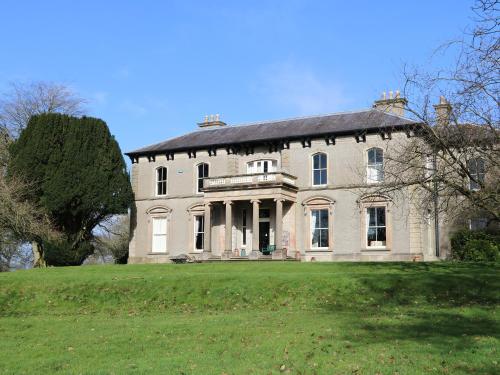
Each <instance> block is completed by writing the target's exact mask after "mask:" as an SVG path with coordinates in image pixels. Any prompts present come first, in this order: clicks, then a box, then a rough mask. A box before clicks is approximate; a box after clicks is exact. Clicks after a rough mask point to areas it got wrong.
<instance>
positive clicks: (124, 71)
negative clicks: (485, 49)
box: [0, 0, 472, 152]
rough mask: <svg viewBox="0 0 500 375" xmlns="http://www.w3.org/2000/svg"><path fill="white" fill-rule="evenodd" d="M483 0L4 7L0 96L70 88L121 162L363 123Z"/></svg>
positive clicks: (5, 2)
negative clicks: (178, 143)
mask: <svg viewBox="0 0 500 375" xmlns="http://www.w3.org/2000/svg"><path fill="white" fill-rule="evenodd" d="M471 5H472V1H465V0H440V1H435V0H434V1H431V0H421V1H417V0H415V1H410V0H407V1H404V0H398V1H367V0H366V1H363V0H357V1H333V0H332V1H293V0H290V1H217V0H211V1H188V0H184V1H138V0H137V1H132V0H120V1H111V0H110V1H103V0H101V1H93V0H86V1H78V2H77V1H51V0H44V1H22V0H16V1H11V0H2V2H1V4H0V35H2V42H1V44H0V51H1V54H0V92H1V91H3V90H5V88H6V85H7V83H8V82H9V81H30V80H46V81H53V82H61V83H65V84H68V85H69V86H71V87H73V88H74V89H75V90H77V91H78V92H79V93H80V95H81V96H83V97H85V98H87V99H88V100H89V104H88V112H89V114H91V115H93V116H96V117H100V118H102V119H104V120H105V121H106V122H107V123H108V125H109V127H110V129H111V132H112V133H113V134H114V135H115V136H116V138H117V139H118V141H119V142H120V145H121V148H122V151H124V152H125V151H131V150H133V149H135V148H138V147H141V146H144V145H147V144H151V143H156V142H160V141H162V140H164V139H167V138H170V137H173V136H176V135H180V134H182V133H185V132H188V131H191V130H195V129H196V122H199V121H201V120H202V118H203V116H204V115H205V114H215V113H220V114H221V117H222V120H224V121H226V122H227V123H229V124H239V123H246V122H254V121H259V120H269V119H279V118H286V117H294V116H303V115H313V114H319V113H330V112H336V111H346V110H355V109H360V108H365V107H369V106H371V104H372V102H373V100H374V99H376V98H378V97H379V96H380V92H381V91H384V90H391V89H393V90H395V89H397V88H399V86H400V85H401V71H402V66H403V65H404V64H405V63H406V64H411V65H424V66H429V65H432V61H431V60H430V56H431V54H432V52H433V51H434V49H435V48H436V47H437V46H438V45H440V44H441V43H443V42H445V41H447V40H450V39H453V38H455V37H457V36H459V35H460V34H461V32H462V31H463V29H464V28H465V27H466V26H467V25H468V24H469V23H470V20H471V17H472V13H471V11H470V7H471Z"/></svg>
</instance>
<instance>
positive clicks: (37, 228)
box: [0, 136, 58, 270]
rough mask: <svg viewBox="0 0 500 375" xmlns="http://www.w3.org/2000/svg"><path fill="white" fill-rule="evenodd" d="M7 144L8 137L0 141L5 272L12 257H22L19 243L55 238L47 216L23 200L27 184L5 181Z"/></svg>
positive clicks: (0, 252)
mask: <svg viewBox="0 0 500 375" xmlns="http://www.w3.org/2000/svg"><path fill="white" fill-rule="evenodd" d="M8 143H9V138H8V137H6V136H2V137H0V270H5V269H8V268H9V265H10V262H11V260H12V259H13V258H14V257H17V258H22V257H24V255H23V254H22V253H21V252H20V251H21V247H20V245H21V243H23V242H30V241H37V242H41V239H54V238H57V237H58V234H57V232H56V231H54V229H53V226H52V225H51V222H50V220H49V218H48V215H47V214H46V213H45V212H44V211H43V210H42V209H41V208H40V207H36V206H35V205H33V204H32V203H30V202H29V201H28V200H27V199H25V197H26V194H27V193H28V192H29V189H30V186H29V184H27V183H25V182H24V181H22V180H21V179H20V178H18V177H16V176H9V177H7V175H6V173H5V171H6V168H5V167H6V165H7V162H8V152H7V147H8ZM40 250H41V249H40ZM36 255H38V256H36ZM36 261H38V262H43V257H41V256H40V255H39V254H35V262H36ZM36 265H40V264H36Z"/></svg>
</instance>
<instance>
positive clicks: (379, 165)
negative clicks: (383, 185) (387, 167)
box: [366, 147, 384, 184]
mask: <svg viewBox="0 0 500 375" xmlns="http://www.w3.org/2000/svg"><path fill="white" fill-rule="evenodd" d="M367 153H368V155H367V156H368V163H367V166H366V181H367V182H368V183H369V184H374V183H378V182H382V181H384V151H383V150H382V149H381V148H378V147H373V148H370V149H369V150H368V151H367Z"/></svg>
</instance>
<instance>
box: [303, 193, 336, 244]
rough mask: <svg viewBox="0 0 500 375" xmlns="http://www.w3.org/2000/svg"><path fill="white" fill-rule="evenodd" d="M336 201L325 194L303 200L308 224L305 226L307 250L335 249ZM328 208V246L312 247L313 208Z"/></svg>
mask: <svg viewBox="0 0 500 375" xmlns="http://www.w3.org/2000/svg"><path fill="white" fill-rule="evenodd" d="M334 205H335V201H334V200H332V199H331V198H328V197H325V196H313V197H310V198H307V199H305V200H304V201H303V202H302V206H303V208H304V216H305V217H306V220H305V221H306V225H305V226H304V227H305V229H304V232H303V233H302V234H303V238H304V239H305V241H304V242H305V252H306V253H307V252H332V251H333V240H334V238H333V228H334V227H333V224H334V223H333V222H334ZM321 209H327V210H328V248H321V247H318V248H316V247H312V233H311V210H321Z"/></svg>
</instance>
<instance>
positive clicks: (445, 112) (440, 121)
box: [434, 95, 452, 125]
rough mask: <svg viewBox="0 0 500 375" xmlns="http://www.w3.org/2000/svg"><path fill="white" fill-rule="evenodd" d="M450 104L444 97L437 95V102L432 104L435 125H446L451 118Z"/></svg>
mask: <svg viewBox="0 0 500 375" xmlns="http://www.w3.org/2000/svg"><path fill="white" fill-rule="evenodd" d="M451 110H452V107H451V104H450V103H448V101H447V100H446V98H445V97H444V96H443V95H441V96H440V97H439V104H436V105H434V113H435V114H436V124H437V125H448V124H449V123H450V119H451Z"/></svg>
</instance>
